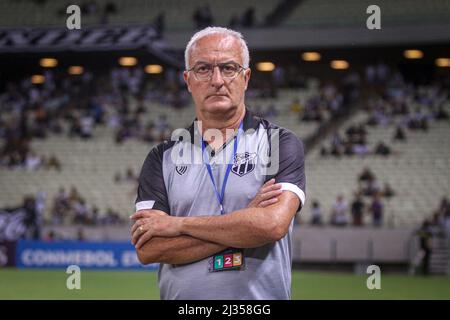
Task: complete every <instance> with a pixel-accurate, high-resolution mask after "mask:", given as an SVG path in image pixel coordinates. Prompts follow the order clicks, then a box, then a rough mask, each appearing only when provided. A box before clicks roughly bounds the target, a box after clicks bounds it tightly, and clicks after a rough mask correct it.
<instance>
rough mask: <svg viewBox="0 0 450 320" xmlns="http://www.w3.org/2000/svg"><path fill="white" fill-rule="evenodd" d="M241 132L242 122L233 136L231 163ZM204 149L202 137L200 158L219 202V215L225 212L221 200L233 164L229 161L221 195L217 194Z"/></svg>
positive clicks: (204, 144)
mask: <svg viewBox="0 0 450 320" xmlns="http://www.w3.org/2000/svg"><path fill="white" fill-rule="evenodd" d="M241 130H243V122H242V121H241V124H240V125H239V129H238V132H237V134H236V135H235V136H234V146H233V154H232V156H231V161H233V159H234V157H235V155H236V152H237V147H238V143H239V135H240V134H241ZM205 148H206V142H205V141H204V140H203V137H202V157H203V161H204V162H205V165H206V169H207V170H208V174H209V178H210V179H211V182H212V184H213V187H214V192H215V193H216V197H217V200H218V201H219V205H220V214H224V213H225V210H224V209H223V200H224V197H225V188H226V186H227V182H228V176H229V175H230V171H231V167H232V166H233V164H232V162H231V161H229V163H228V164H227V170H226V171H225V177H224V178H223V183H222V191H221V193H219V190H217V185H216V181H215V179H214V176H213V174H212V169H211V165H210V164H209V161H205V157H204V153H205Z"/></svg>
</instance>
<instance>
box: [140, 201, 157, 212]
mask: <svg viewBox="0 0 450 320" xmlns="http://www.w3.org/2000/svg"><path fill="white" fill-rule="evenodd" d="M154 205H155V200H149V201H140V202H137V203H136V211H139V210H146V209H153V206H154Z"/></svg>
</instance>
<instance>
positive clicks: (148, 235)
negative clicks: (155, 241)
mask: <svg viewBox="0 0 450 320" xmlns="http://www.w3.org/2000/svg"><path fill="white" fill-rule="evenodd" d="M151 238H152V231H151V230H147V231H146V232H145V233H144V234H142V236H141V237H140V238H139V240H138V242H137V243H136V246H135V247H136V249H140V248H141V247H142V246H143V245H144V244H145V243H146V242H147V241H148V240H150V239H151Z"/></svg>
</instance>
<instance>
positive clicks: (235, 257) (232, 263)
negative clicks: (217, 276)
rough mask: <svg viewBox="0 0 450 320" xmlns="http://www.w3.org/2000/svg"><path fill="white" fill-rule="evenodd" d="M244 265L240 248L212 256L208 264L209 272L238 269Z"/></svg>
mask: <svg viewBox="0 0 450 320" xmlns="http://www.w3.org/2000/svg"><path fill="white" fill-rule="evenodd" d="M243 265H244V255H243V254H242V251H241V250H237V249H232V250H227V251H224V252H222V253H220V254H216V255H214V256H212V259H211V260H210V265H209V271H210V272H217V271H226V270H239V269H241V267H242V266H243Z"/></svg>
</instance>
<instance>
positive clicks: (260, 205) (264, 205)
mask: <svg viewBox="0 0 450 320" xmlns="http://www.w3.org/2000/svg"><path fill="white" fill-rule="evenodd" d="M277 201H278V198H272V199H269V200H265V201H262V202H260V203H259V207H261V208H265V207H267V206H270V205H271V204H274V203H276V202H277Z"/></svg>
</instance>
